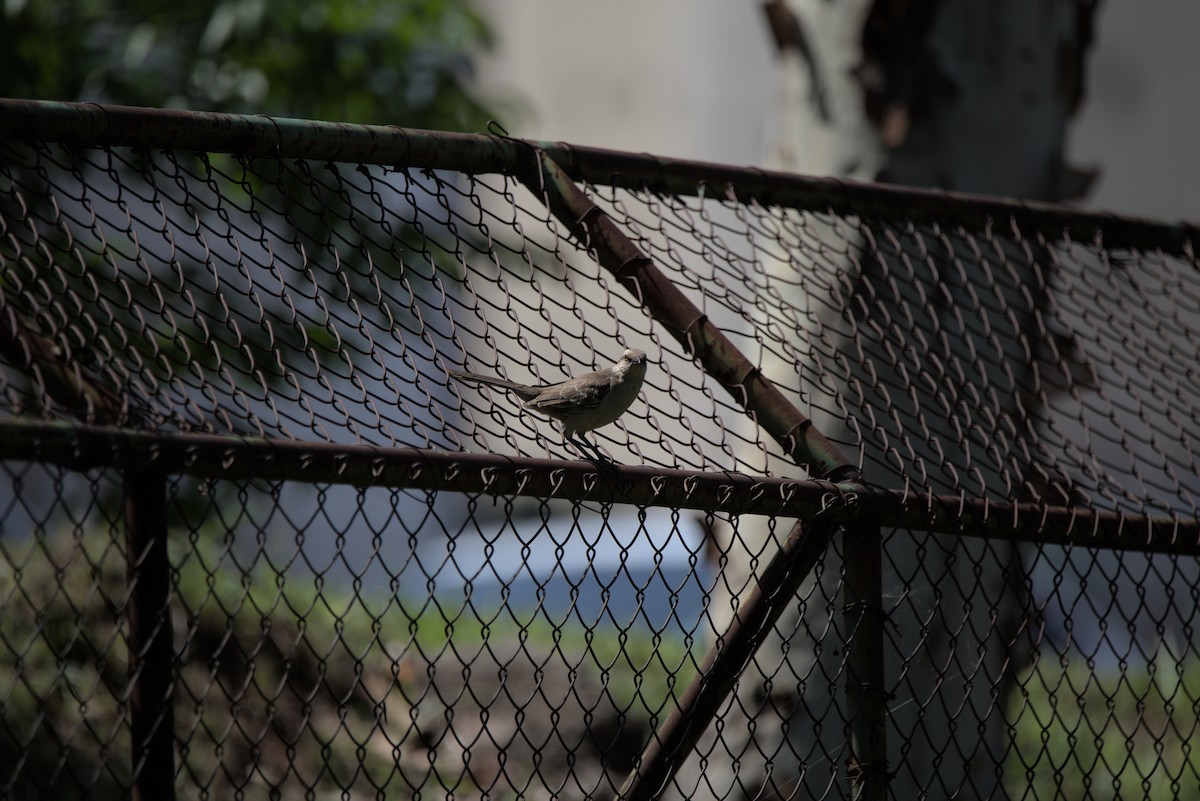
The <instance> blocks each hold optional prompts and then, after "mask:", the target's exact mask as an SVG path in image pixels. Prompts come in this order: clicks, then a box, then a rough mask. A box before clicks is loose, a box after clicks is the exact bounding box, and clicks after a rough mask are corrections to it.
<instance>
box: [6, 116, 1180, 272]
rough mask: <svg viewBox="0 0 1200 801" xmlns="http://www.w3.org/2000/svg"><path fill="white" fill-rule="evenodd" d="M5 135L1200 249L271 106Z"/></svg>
mask: <svg viewBox="0 0 1200 801" xmlns="http://www.w3.org/2000/svg"><path fill="white" fill-rule="evenodd" d="M0 140H9V141H40V142H55V143H60V144H68V145H77V146H116V147H140V148H149V149H165V150H195V151H208V152H224V153H235V154H240V155H245V156H255V157H280V158H302V159H314V160H324V161H344V162H355V163H362V164H379V165H391V166H398V167H411V168H418V169H438V170H448V171H455V172H463V173H470V174H486V173H503V174H509V175H511V174H515V173H516V171H517V170H518V169H519V167H520V166H521V164H522V163H523V160H524V159H527V158H528V157H529V156H530V154H531V153H532V152H533V151H534V149H535V148H536V149H540V150H542V151H543V152H545V153H546V154H547V155H548V156H550V158H552V159H553V160H554V161H555V162H557V163H558V164H559V165H560V166H562V168H563V169H564V170H565V171H566V173H567V174H568V175H569V176H570V177H571V178H573V179H575V180H582V181H589V182H591V183H595V184H603V185H614V186H622V187H628V188H645V189H648V190H651V191H655V192H662V193H667V194H674V195H681V196H692V195H698V194H711V195H716V196H719V197H728V198H730V199H735V200H738V201H741V202H750V201H754V202H757V203H759V204H762V205H779V206H786V207H791V208H798V209H808V210H814V211H828V212H832V213H835V214H840V215H856V216H866V217H870V216H883V217H903V218H904V219H905V220H906V221H908V222H911V223H913V224H921V223H935V224H936V223H942V224H947V223H949V224H952V225H954V226H961V227H963V228H964V229H967V230H973V229H982V228H986V227H988V226H993V225H1003V226H1015V227H1016V228H1017V229H1019V230H1023V231H1028V232H1036V233H1038V234H1040V235H1041V236H1043V237H1045V238H1046V239H1048V240H1051V241H1057V240H1061V239H1070V240H1075V241H1080V242H1086V243H1097V244H1101V245H1102V246H1104V247H1106V248H1110V249H1113V248H1129V249H1141V250H1151V251H1161V252H1162V253H1166V254H1172V255H1184V256H1186V257H1188V258H1195V253H1196V242H1197V241H1200V225H1197V224H1194V223H1190V222H1183V221H1180V222H1174V223H1172V222H1161V221H1156V220H1146V219H1140V218H1136V217H1129V216H1121V215H1115V214H1111V213H1107V212H1097V211H1088V210H1083V209H1077V208H1073V207H1071V206H1066V205H1061V204H1052V203H1035V202H1029V201H1018V200H1012V199H1007V198H997V197H986V196H981V195H971V194H967V193H961V192H946V191H941V190H930V189H915V188H909V187H897V186H887V185H880V184H868V183H859V182H855V181H849V180H843V179H838V178H817V177H811V176H803V175H795V174H791V173H784V172H776V171H771V170H763V169H758V168H753V167H735V166H729V165H723V164H715V163H709V162H702V161H691V160H686V159H673V158H667V157H662V156H654V155H649V154H643V153H628V152H622V151H615V150H606V149H603V148H594V147H583V146H577V145H570V144H565V143H561V142H557V143H556V142H536V141H532V140H525V139H517V138H512V137H506V136H497V135H486V134H468V133H451V132H445V131H426V130H418V129H412V128H403V127H399V126H394V125H386V126H384V125H359V124H352V123H342V122H324V121H318V120H303V119H293V118H285V117H270V116H266V115H243V114H225V113H218V112H203V111H185V110H178V109H158V108H140V107H133V106H118V105H105V104H98V103H67V102H59V101H47V100H24V99H12V98H0Z"/></svg>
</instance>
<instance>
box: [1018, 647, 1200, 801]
mask: <svg viewBox="0 0 1200 801" xmlns="http://www.w3.org/2000/svg"><path fill="white" fill-rule="evenodd" d="M1181 650H1182V652H1183V653H1185V654H1187V655H1188V656H1187V658H1186V659H1180V658H1179V657H1177V656H1176V654H1177V653H1179V652H1180V651H1181ZM1194 655H1195V651H1194V648H1193V647H1191V646H1188V647H1186V648H1185V649H1180V648H1178V647H1177V646H1174V645H1168V644H1167V643H1164V644H1163V645H1162V646H1160V648H1159V649H1158V652H1157V653H1156V654H1154V658H1153V660H1152V661H1151V662H1149V663H1133V664H1127V665H1123V666H1113V667H1109V668H1101V667H1089V666H1088V665H1086V664H1083V663H1082V662H1081V661H1080V660H1078V659H1076V660H1073V661H1071V663H1070V664H1069V665H1067V666H1066V667H1059V666H1058V665H1053V664H1048V663H1042V664H1040V665H1039V666H1037V667H1035V668H1034V669H1033V670H1031V671H1030V672H1029V673H1028V674H1027V675H1025V676H1023V677H1022V679H1021V682H1020V686H1019V688H1018V692H1016V693H1014V694H1013V697H1012V700H1011V703H1010V705H1009V719H1010V720H1015V724H1014V725H1013V737H1014V739H1013V745H1012V751H1011V752H1010V754H1009V758H1008V759H1007V761H1006V762H1005V779H1006V781H1005V784H1006V787H1007V789H1008V793H1009V797H1011V798H1028V799H1043V798H1046V799H1048V798H1089V799H1096V801H1109V799H1112V801H1116V799H1122V798H1127V799H1129V798H1138V799H1147V800H1148V801H1159V799H1162V801H1166V799H1172V798H1180V797H1183V796H1187V795H1188V794H1189V792H1190V791H1189V790H1185V789H1184V788H1193V789H1194V788H1195V787H1196V786H1197V781H1200V749H1197V748H1196V747H1195V746H1194V745H1193V742H1194V741H1195V739H1196V736H1197V734H1200V720H1198V717H1200V660H1197V659H1196V658H1195V656H1194Z"/></svg>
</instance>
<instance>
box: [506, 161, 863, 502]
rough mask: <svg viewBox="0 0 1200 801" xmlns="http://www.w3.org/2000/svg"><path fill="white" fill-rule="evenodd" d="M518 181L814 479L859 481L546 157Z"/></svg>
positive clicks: (837, 454) (776, 391) (726, 339)
mask: <svg viewBox="0 0 1200 801" xmlns="http://www.w3.org/2000/svg"><path fill="white" fill-rule="evenodd" d="M517 176H518V178H520V180H521V181H522V183H524V184H525V185H526V186H527V187H529V189H530V190H531V191H532V192H533V193H534V194H535V195H536V196H537V197H538V198H540V199H541V200H542V202H544V203H545V204H546V205H547V207H548V208H549V209H550V211H551V213H553V214H554V216H555V217H557V218H558V220H559V221H560V222H562V223H563V224H565V225H566V226H567V228H568V230H570V232H571V233H572V234H573V235H574V236H575V237H576V238H577V239H578V240H579V241H580V242H582V243H583V244H584V246H585V247H586V248H587V249H588V250H589V251H591V252H592V253H594V254H595V256H596V258H597V259H598V260H599V262H600V264H601V266H603V267H604V268H605V269H607V270H608V271H609V272H611V273H612V274H613V275H614V276H615V277H616V278H617V280H618V281H619V282H620V283H621V285H622V286H624V287H625V288H626V289H627V290H628V291H629V292H630V293H631V294H632V295H633V297H634V298H636V299H637V300H638V302H639V303H641V304H642V306H643V307H645V309H646V311H648V312H649V313H650V315H651V316H652V317H653V318H654V319H655V320H657V321H658V322H659V323H661V324H662V325H663V326H665V327H666V328H667V330H668V331H670V332H671V335H672V336H673V337H675V339H676V340H678V341H679V343H680V344H681V345H683V346H684V348H685V349H686V350H687V352H688V353H689V354H690V355H691V356H693V357H694V358H696V359H697V360H699V362H700V364H701V366H702V367H703V368H704V370H705V372H707V373H708V374H709V375H711V376H712V377H713V378H715V379H716V380H717V381H719V382H720V384H721V386H723V387H725V389H726V390H727V391H728V392H729V394H730V395H732V396H733V397H734V399H735V400H737V401H738V402H739V403H741V404H742V406H743V407H745V409H746V411H748V412H751V413H752V414H753V415H754V416H755V419H756V420H757V422H758V424H759V425H761V426H762V427H763V429H764V430H765V431H766V432H767V433H768V434H770V435H771V436H772V437H773V438H774V439H775V440H776V441H777V442H778V443H779V444H780V445H782V446H783V448H784V450H785V451H786V452H787V454H788V455H789V456H790V457H791V458H792V459H793V460H794V461H795V462H796V463H797V464H800V465H804V466H805V467H807V469H808V471H809V473H810V475H812V477H814V478H825V479H829V480H831V481H843V480H853V479H854V478H856V476H857V472H858V471H857V470H856V469H855V468H854V467H853V465H852V464H851V463H850V462H849V461H848V460H847V459H846V457H845V456H843V455H842V454H841V453H840V452H839V451H838V449H837V447H836V446H834V444H833V443H832V442H830V441H829V440H828V439H826V437H825V436H824V435H823V434H822V433H821V432H820V431H818V430H817V429H816V427H815V426H813V424H812V421H811V420H809V419H808V418H807V417H805V416H804V414H802V413H801V412H800V410H799V409H797V408H796V407H795V406H794V405H792V404H791V402H789V401H788V399H787V398H786V397H785V396H784V394H783V393H782V392H780V391H779V388H778V387H776V386H775V384H774V383H772V382H771V380H770V379H768V378H767V377H766V376H765V375H763V374H762V371H760V370H759V369H758V368H757V367H755V366H754V364H753V363H752V362H751V361H750V360H749V359H747V358H746V357H745V356H744V355H742V353H741V352H740V351H738V349H737V347H736V346H735V345H734V344H733V342H732V341H730V339H729V337H727V336H725V334H724V332H722V331H721V329H720V328H718V327H717V326H716V324H715V323H713V322H712V321H711V320H709V319H708V317H707V315H705V314H704V312H702V311H701V310H700V309H698V308H697V307H696V305H695V304H694V303H692V302H691V300H689V299H688V297H687V296H686V295H684V294H683V292H681V291H680V290H679V288H678V287H676V286H675V284H674V283H673V282H672V281H671V280H670V279H669V278H667V276H665V275H663V273H662V271H660V270H659V269H658V268H657V267H655V266H654V262H653V261H652V260H651V259H650V258H649V257H648V256H647V255H646V254H645V253H643V252H642V250H641V248H639V247H638V246H637V245H636V244H635V243H634V242H633V241H632V240H630V239H629V237H627V236H626V235H625V234H624V233H623V232H622V231H621V230H620V229H619V228H618V227H617V224H616V223H615V222H613V220H612V218H611V217H609V216H608V214H606V213H605V212H604V210H603V209H601V208H600V207H599V206H597V205H596V204H595V203H593V202H592V200H591V198H589V197H588V196H587V195H586V194H584V193H583V191H582V190H581V189H580V188H579V187H578V186H576V185H575V182H574V181H572V180H571V178H570V177H569V176H568V175H567V173H566V172H565V171H564V170H563V169H562V168H561V167H559V166H558V164H557V163H556V162H555V161H554V160H553V159H552V158H550V156H548V155H547V154H546V153H545V152H544V151H541V150H538V151H535V155H534V157H533V161H532V163H531V164H530V165H529V166H528V167H526V168H525V169H521V170H519V171H518V173H517Z"/></svg>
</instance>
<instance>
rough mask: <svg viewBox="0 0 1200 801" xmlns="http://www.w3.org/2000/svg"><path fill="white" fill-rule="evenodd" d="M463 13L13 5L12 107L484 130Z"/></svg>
mask: <svg viewBox="0 0 1200 801" xmlns="http://www.w3.org/2000/svg"><path fill="white" fill-rule="evenodd" d="M490 43H491V39H490V34H489V32H488V29H487V26H486V25H485V24H484V22H483V20H482V19H481V18H480V17H479V16H478V15H476V14H475V13H474V12H472V11H471V9H470V6H469V4H468V3H467V2H465V0H312V2H305V3H290V2H268V0H197V2H194V3H171V2H164V0H5V2H3V3H2V4H0V94H3V95H5V96H9V97H29V98H37V99H43V100H90V101H97V102H111V103H127V104H132V105H143V106H173V107H187V108H195V109H204V110H219V111H231V112H244V113H265V114H275V115H283V116H293V117H311V118H317V119H330V120H344V121H349V122H360V123H380V124H397V125H406V126H410V127H422V128H439V129H452V130H479V129H480V128H482V127H483V125H484V124H486V121H487V119H488V117H489V116H492V115H491V113H490V112H489V111H488V110H487V109H486V108H485V107H484V106H483V104H481V103H480V102H479V101H478V100H476V99H475V98H474V97H473V96H472V94H471V92H470V90H469V82H470V79H471V57H472V55H473V54H475V53H476V52H478V51H479V50H481V49H483V48H486V47H488V46H489V45H490Z"/></svg>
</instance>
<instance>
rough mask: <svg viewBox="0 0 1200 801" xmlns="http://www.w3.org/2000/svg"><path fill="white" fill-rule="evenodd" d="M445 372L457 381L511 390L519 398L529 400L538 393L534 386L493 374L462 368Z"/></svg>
mask: <svg viewBox="0 0 1200 801" xmlns="http://www.w3.org/2000/svg"><path fill="white" fill-rule="evenodd" d="M447 372H448V373H449V374H450V376H451V377H452V378H456V379H458V380H459V381H466V382H468V383H473V384H487V385H488V386H492V387H500V388H502V389H507V390H511V391H513V392H515V393H516V394H517V396H518V397H520V398H521V400H529V399H530V398H533V397H536V396H537V394H538V391H537V390H536V389H535V388H534V387H530V386H527V385H525V384H518V383H517V382H516V381H509V380H508V379H506V378H496V377H495V376H490V375H478V374H476V373H467V372H463V371H462V370H449V371H447Z"/></svg>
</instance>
